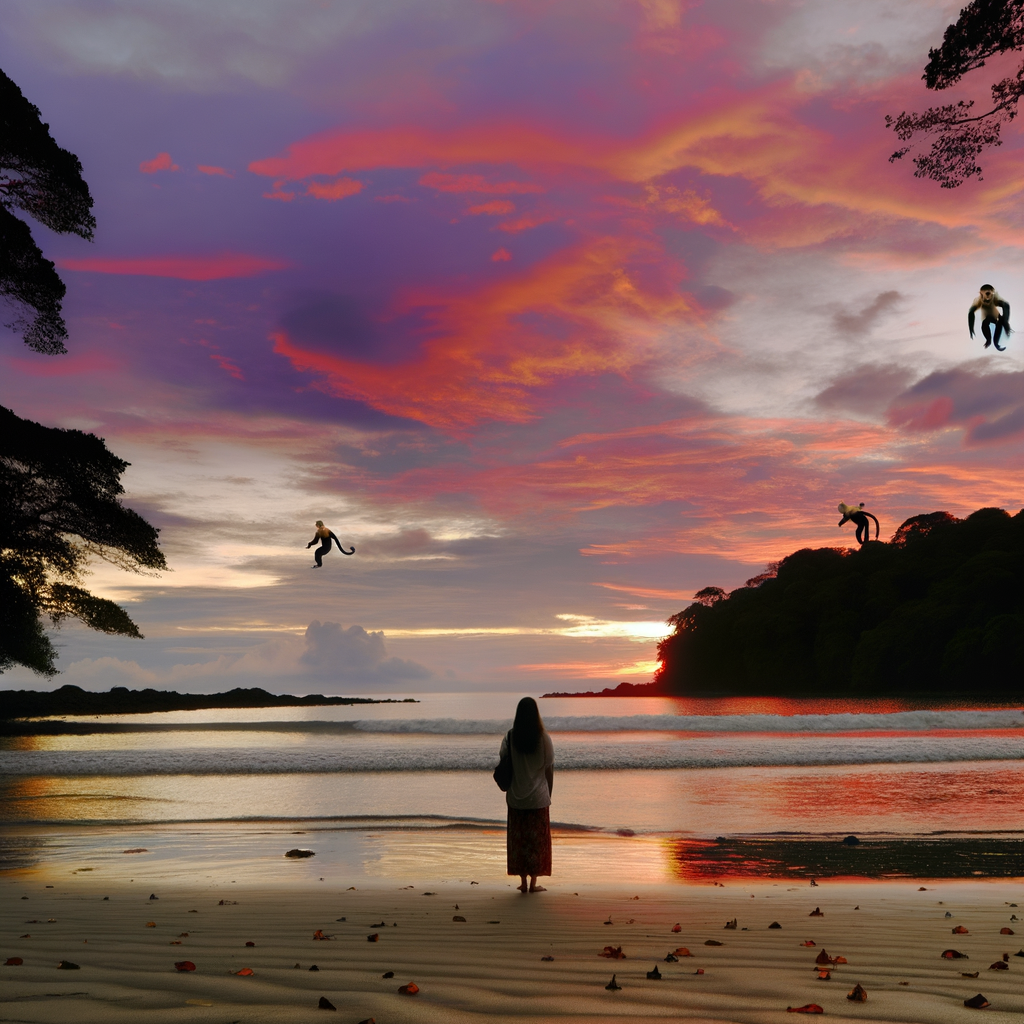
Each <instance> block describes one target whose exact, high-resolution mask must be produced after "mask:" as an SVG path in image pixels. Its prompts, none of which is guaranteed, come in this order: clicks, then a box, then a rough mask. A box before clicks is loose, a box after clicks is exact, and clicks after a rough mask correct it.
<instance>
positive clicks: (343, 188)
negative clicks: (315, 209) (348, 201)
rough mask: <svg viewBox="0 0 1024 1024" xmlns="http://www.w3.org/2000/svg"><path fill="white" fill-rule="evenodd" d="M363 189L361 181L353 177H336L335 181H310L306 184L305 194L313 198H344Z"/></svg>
mask: <svg viewBox="0 0 1024 1024" xmlns="http://www.w3.org/2000/svg"><path fill="white" fill-rule="evenodd" d="M362 191H363V183H362V182H361V181H356V179H355V178H338V179H336V180H335V181H328V182H323V183H321V182H319V181H311V182H310V183H309V184H308V185H307V186H306V195H307V196H313V198H314V199H327V200H330V201H332V202H333V201H334V200H335V199H344V198H345V197H346V196H354V195H355V194H356V193H357V192H362Z"/></svg>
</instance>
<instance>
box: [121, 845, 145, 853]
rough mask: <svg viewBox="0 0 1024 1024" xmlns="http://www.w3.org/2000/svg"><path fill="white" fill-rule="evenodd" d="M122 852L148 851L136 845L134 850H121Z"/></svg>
mask: <svg viewBox="0 0 1024 1024" xmlns="http://www.w3.org/2000/svg"><path fill="white" fill-rule="evenodd" d="M121 852H122V853H149V850H147V849H146V848H145V847H144V846H137V847H136V848H135V849H134V850H122V851H121Z"/></svg>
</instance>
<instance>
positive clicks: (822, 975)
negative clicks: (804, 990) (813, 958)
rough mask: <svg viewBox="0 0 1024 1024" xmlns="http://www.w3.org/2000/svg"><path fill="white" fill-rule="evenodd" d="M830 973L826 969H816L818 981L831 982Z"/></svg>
mask: <svg viewBox="0 0 1024 1024" xmlns="http://www.w3.org/2000/svg"><path fill="white" fill-rule="evenodd" d="M831 980H832V972H831V971H830V970H829V969H828V968H827V967H819V968H818V981H831Z"/></svg>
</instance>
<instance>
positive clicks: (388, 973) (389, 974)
mask: <svg viewBox="0 0 1024 1024" xmlns="http://www.w3.org/2000/svg"><path fill="white" fill-rule="evenodd" d="M394 976H395V972H394V971H385V972H384V973H383V974H382V975H381V977H382V978H393V977H394Z"/></svg>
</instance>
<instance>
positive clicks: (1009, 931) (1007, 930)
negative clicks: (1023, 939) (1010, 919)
mask: <svg viewBox="0 0 1024 1024" xmlns="http://www.w3.org/2000/svg"><path fill="white" fill-rule="evenodd" d="M999 934H1000V935H1013V934H1014V931H1013V929H1012V928H1000V929H999Z"/></svg>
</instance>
